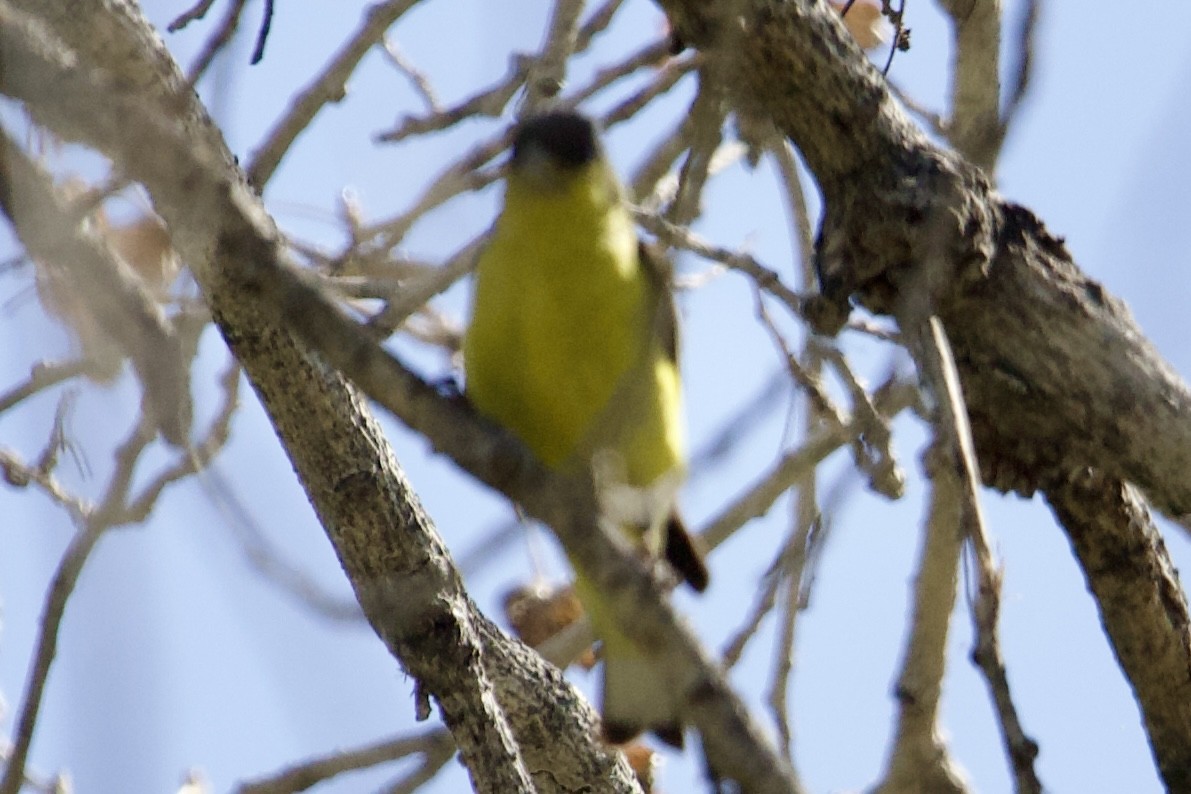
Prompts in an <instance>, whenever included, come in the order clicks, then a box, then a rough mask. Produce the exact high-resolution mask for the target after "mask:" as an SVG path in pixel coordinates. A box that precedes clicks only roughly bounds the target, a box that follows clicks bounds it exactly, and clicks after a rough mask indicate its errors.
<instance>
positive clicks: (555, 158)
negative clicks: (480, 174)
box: [463, 110, 709, 747]
mask: <svg viewBox="0 0 1191 794" xmlns="http://www.w3.org/2000/svg"><path fill="white" fill-rule="evenodd" d="M463 362H464V382H465V394H466V396H467V398H468V399H469V400H470V401H471V403H472V405H473V406H474V407H475V409H476V410H477V411H478V412H479V413H480V414H481V415H482V416H484V417H486V418H488V419H489V420H491V421H492V422H494V423H496V424H497V425H499V426H501V427H503V428H504V429H506V430H508V431H510V432H511V433H512V434H513V435H515V436H516V437H517V438H519V439H520V441H521V442H522V443H524V444H525V445H526V446H527V447H528V448H529V450H530V451H531V452H533V453H534V455H535V456H536V457H537V458H538V459H539V460H541V462H542V463H543V464H545V465H546V466H547V467H549V468H550V469H553V470H556V471H560V472H564V471H567V470H569V469H571V468H572V467H577V466H590V467H592V471H593V472H594V473H595V479H596V483H597V487H598V488H603V485H604V484H605V483H606V484H608V486H609V487H608V489H607V490H608V491H609V492H618V491H619V492H620V493H621V494H622V495H623V494H624V493H629V494H633V495H636V496H637V497H641V498H637V499H635V500H634V499H632V498H630V499H627V500H620V503H619V506H618V507H617V508H616V510H615V513H616V515H615V517H614V519H613V520H614V521H615V523H616V525H617V526H618V527H620V529H621V531H622V532H624V533H625V535H626V536H627V537H628V538H629V539H630V541H632V542H633V543H634V545H635V546H636V547H638V548H640V549H643V550H644V552H645V553H647V554H648V555H649V556H650V557H651V558H654V559H656V558H659V557H660V558H664V559H665V560H666V562H667V563H668V564H669V566H670V567H671V568H672V569H673V571H674V572H675V573H676V574H677V576H678V577H680V578H681V579H682V580H684V581H685V582H687V583H688V584H690V585H691V587H692V588H694V589H695V590H696V591H698V592H702V591H703V590H704V589H706V587H707V585H708V580H709V574H708V570H707V567H706V564H705V562H704V560H703V555H702V553H701V551H700V550H699V548H698V547H697V544H696V542H695V541H694V540H693V539H692V537H691V535H690V534H689V533H688V531H687V529H686V527H685V525H684V524H683V522H682V519H681V518H680V517H679V515H678V512H677V509H676V505H675V502H676V497H677V490H678V485H679V484H680V483H681V480H682V477H683V475H684V473H685V467H686V451H685V443H686V441H685V429H684V419H683V406H682V387H681V380H680V374H679V368H678V326H677V315H676V311H675V306H674V299H673V295H672V292H671V289H670V283H669V273H668V269H667V267H666V263H665V260H664V258H663V257H662V256H661V255H659V254H658V253H657V252H656V251H655V250H654V249H653V248H652V247H650V246H649V245H647V244H646V243H644V242H643V241H642V240H641V239H640V238H639V236H638V234H637V231H636V227H635V224H634V222H633V217H632V214H631V212H630V210H629V206H628V203H627V201H626V198H625V193H624V189H623V187H622V186H621V183H620V181H619V180H618V179H617V176H616V173H615V171H614V170H613V168H612V167H611V164H610V163H609V162H608V159H607V156H606V155H605V152H604V149H603V146H602V144H601V141H600V138H599V133H598V132H597V129H596V126H595V124H594V123H593V122H592V121H591V120H590V119H589V118H587V117H586V116H584V115H582V114H580V113H578V112H575V111H571V110H553V111H547V112H544V113H540V114H537V115H532V116H529V117H527V118H525V119H524V120H522V121H521V122H520V123H519V124H518V125H517V126H516V128H515V130H514V134H513V144H512V154H511V157H510V159H509V162H508V167H507V172H506V177H505V191H504V202H503V206H502V208H501V211H500V214H499V216H498V217H497V220H496V223H495V225H494V227H493V230H492V234H491V237H490V238H489V240H488V242H487V243H486V244H485V246H484V248H483V249H482V251H481V253H480V255H479V258H478V262H477V265H476V278H475V286H474V293H473V297H472V304H471V318H470V322H469V324H468V327H467V330H466V332H465V335H464V340H463ZM642 495H644V496H643V497H642ZM610 501H611V500H610ZM575 589H576V592H577V594H578V595H579V599H580V601H581V602H582V603H583V605H584V608H585V609H586V611H587V613H588V615H589V617H590V619H591V623H592V628H593V631H594V633H595V635H596V637H597V638H598V639H600V640H601V643H602V659H603V692H602V701H603V703H602V714H603V720H602V726H603V727H602V732H603V737H604V739H605V740H607V741H609V742H611V743H614V744H620V743H624V742H626V741H628V740H630V739H631V738H633V737H635V736H636V735H638V734H640V733H641V732H643V731H650V732H652V733H653V734H654V735H656V736H657V737H658V738H660V739H661V740H662V741H664V742H666V743H668V744H671V745H673V746H676V747H681V746H682V741H683V731H682V720H681V711H682V703H681V694H680V693H679V692H677V691H676V687H674V686H672V685H670V683H669V681H668V673H667V671H666V670H665V669H659V667H658V666H656V665H654V664H653V663H651V661H650V659H649V658H648V657H647V655H646V654H644V653H643V652H641V651H640V650H639V649H637V647H636V646H635V645H634V644H633V643H632V642H631V641H629V640H628V638H627V637H624V636H623V634H622V633H621V632H620V631H618V630H617V629H616V627H615V622H614V621H613V620H612V619H611V616H610V615H608V614H606V609H605V607H604V606H603V604H602V601H601V598H600V593H599V592H598V591H597V590H596V589H595V588H594V587H593V586H592V585H591V583H590V582H587V581H586V580H585V579H584V578H583V577H582V575H577V576H576V581H575Z"/></svg>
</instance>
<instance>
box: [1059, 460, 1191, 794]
mask: <svg viewBox="0 0 1191 794" xmlns="http://www.w3.org/2000/svg"><path fill="white" fill-rule="evenodd" d="M1047 499H1048V500H1049V501H1050V506H1051V508H1052V509H1053V510H1054V511H1055V515H1056V516H1057V517H1058V519H1059V521H1060V522H1061V523H1062V525H1063V529H1065V530H1066V531H1067V537H1068V539H1069V540H1070V541H1071V548H1072V549H1074V550H1075V554H1076V556H1078V557H1079V561H1080V564H1081V565H1082V567H1083V570H1084V576H1085V577H1086V578H1087V582H1088V589H1089V590H1091V591H1092V592H1093V593H1095V595H1096V602H1097V605H1098V606H1099V608H1100V620H1101V622H1102V623H1103V624H1104V628H1105V631H1106V632H1107V633H1108V636H1109V638H1110V639H1111V640H1112V647H1113V651H1114V652H1115V653H1116V655H1117V660H1118V661H1119V662H1120V665H1121V667H1122V668H1123V669H1124V670H1125V671H1126V672H1127V674H1128V676H1129V681H1130V683H1131V684H1132V686H1133V694H1134V695H1135V696H1136V698H1137V701H1138V703H1139V704H1140V705H1141V710H1142V714H1143V716H1144V718H1145V725H1146V733H1147V734H1148V735H1149V739H1150V749H1151V750H1152V751H1153V753H1154V760H1155V761H1157V763H1158V771H1159V773H1160V774H1161V775H1162V780H1163V782H1164V783H1165V784H1166V789H1167V791H1189V790H1191V616H1189V615H1188V610H1187V598H1186V596H1185V595H1184V594H1183V591H1182V588H1181V587H1180V585H1179V577H1178V572H1177V571H1176V570H1175V567H1174V563H1173V562H1172V561H1171V559H1170V555H1169V554H1168V553H1167V551H1166V546H1165V545H1164V544H1163V543H1162V538H1161V537H1160V536H1159V534H1158V529H1157V527H1155V526H1154V524H1153V522H1152V521H1151V520H1150V517H1149V515H1148V513H1147V511H1146V509H1145V506H1144V505H1142V504H1141V502H1140V500H1139V499H1138V498H1137V492H1136V491H1134V490H1133V489H1132V488H1130V487H1129V486H1127V485H1125V484H1123V483H1121V482H1120V481H1117V480H1114V479H1112V478H1110V477H1105V476H1103V475H1099V474H1094V473H1091V472H1088V471H1082V472H1077V473H1074V474H1072V476H1071V477H1070V478H1069V479H1068V480H1066V481H1065V482H1062V483H1058V484H1056V485H1055V486H1054V487H1052V488H1048V489H1047Z"/></svg>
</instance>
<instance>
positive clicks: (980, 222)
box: [807, 151, 998, 335]
mask: <svg viewBox="0 0 1191 794" xmlns="http://www.w3.org/2000/svg"><path fill="white" fill-rule="evenodd" d="M892 162H893V167H892V168H885V169H882V170H877V169H873V170H872V171H867V170H863V169H862V170H860V171H859V172H856V173H853V174H851V175H850V176H849V178H847V179H843V180H840V181H838V182H836V183H834V184H831V185H824V204H825V208H824V214H823V220H822V222H821V224H820V227H819V234H818V238H817V240H816V246H815V266H816V269H817V272H818V276H819V289H820V295H819V296H818V297H817V298H816V299H814V300H813V301H811V305H810V306H809V307H808V312H807V315H808V319H809V320H810V322H811V324H812V326H813V327H814V329H815V330H816V331H817V332H818V333H823V334H829V335H831V334H834V333H836V332H838V331H839V329H840V328H841V327H842V326H843V323H844V322H845V321H846V320H847V316H848V313H849V310H850V308H851V305H852V302H853V300H855V301H856V302H857V303H859V304H860V305H862V306H863V307H864V308H866V309H868V310H869V311H871V312H873V313H874V314H886V315H898V314H900V313H901V311H902V310H903V309H904V307H905V306H906V305H907V303H908V302H914V303H917V304H919V305H921V304H922V302H923V301H925V302H926V305H929V306H932V307H938V306H941V305H946V304H947V303H948V302H949V301H950V300H951V299H952V298H953V297H955V296H957V295H959V294H961V293H962V292H963V291H964V290H966V289H967V288H968V287H970V286H971V285H972V283H973V282H976V281H979V280H981V279H983V278H984V277H985V276H986V275H987V274H988V270H989V267H990V264H991V262H992V260H993V258H994V256H995V253H996V245H995V238H996V228H997V225H998V224H997V209H996V202H995V201H993V200H992V197H991V193H992V188H991V186H990V185H989V183H988V180H987V178H986V177H985V176H984V174H983V173H982V172H981V171H980V170H979V169H976V168H974V167H972V166H970V165H968V164H966V163H965V162H964V161H963V160H962V159H961V158H959V157H958V156H956V155H954V154H951V153H949V152H943V151H932V152H922V151H919V152H915V153H914V154H912V155H910V156H908V157H907V156H902V157H900V158H894V159H893V160H892Z"/></svg>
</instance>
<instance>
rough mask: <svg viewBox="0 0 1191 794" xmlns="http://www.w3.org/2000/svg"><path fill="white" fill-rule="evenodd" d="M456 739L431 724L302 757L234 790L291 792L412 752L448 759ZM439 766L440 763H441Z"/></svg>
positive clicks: (249, 793) (267, 793)
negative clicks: (419, 729)
mask: <svg viewBox="0 0 1191 794" xmlns="http://www.w3.org/2000/svg"><path fill="white" fill-rule="evenodd" d="M454 748H455V743H454V741H452V739H451V734H450V733H448V732H447V731H446V730H444V729H442V728H434V729H433V730H428V731H425V732H423V733H421V734H416V735H414V736H403V737H400V738H396V739H388V740H386V741H383V742H377V743H375V744H371V745H367V746H365V747H359V748H356V749H354V750H344V751H341V752H337V753H334V754H332V755H327V756H323V757H322V758H315V759H313V760H310V761H304V762H303V763H301V764H296V765H294V766H292V767H289V768H288V769H285V770H283V771H281V772H279V773H277V774H276V775H273V776H272V777H269V778H265V779H261V780H253V781H248V782H246V783H242V784H240V786H239V788H237V789H236V792H237V794H291V792H295V791H305V790H306V789H308V788H312V787H313V786H315V785H317V784H319V783H322V782H324V781H327V780H330V779H331V778H333V777H335V776H336V775H341V774H343V773H345V772H353V771H356V770H359V769H368V768H369V767H373V766H378V765H380V764H385V763H388V762H390V761H396V760H397V759H399V758H407V757H409V756H411V755H421V756H424V757H425V758H427V759H429V758H431V757H433V758H440V757H442V756H443V755H444V754H445V755H446V757H447V758H448V759H449V758H450V757H451V755H452V753H453V751H454ZM440 766H441V764H440Z"/></svg>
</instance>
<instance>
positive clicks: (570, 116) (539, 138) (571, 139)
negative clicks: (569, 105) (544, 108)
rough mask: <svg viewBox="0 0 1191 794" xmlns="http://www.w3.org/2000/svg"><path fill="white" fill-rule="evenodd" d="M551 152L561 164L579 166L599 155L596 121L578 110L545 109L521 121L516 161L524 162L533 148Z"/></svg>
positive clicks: (514, 140)
mask: <svg viewBox="0 0 1191 794" xmlns="http://www.w3.org/2000/svg"><path fill="white" fill-rule="evenodd" d="M535 149H536V150H538V151H539V152H544V153H546V154H548V155H550V156H551V157H552V158H553V159H554V160H556V161H557V162H558V164H559V165H561V166H564V167H567V168H578V167H579V166H583V165H587V164H588V163H590V162H591V161H593V160H595V159H596V158H597V157H598V156H599V140H598V139H597V137H596V130H595V125H594V124H592V123H591V120H590V119H588V118H587V117H585V116H581V115H579V114H578V113H575V112H574V111H569V110H560V111H555V112H552V113H543V114H542V115H540V116H533V117H531V118H528V119H526V120H525V121H523V122H521V125H520V126H519V127H518V128H517V133H516V135H515V136H514V137H513V163H518V162H523V161H524V159H525V158H526V157H528V156H530V154H529V153H530V150H535Z"/></svg>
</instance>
